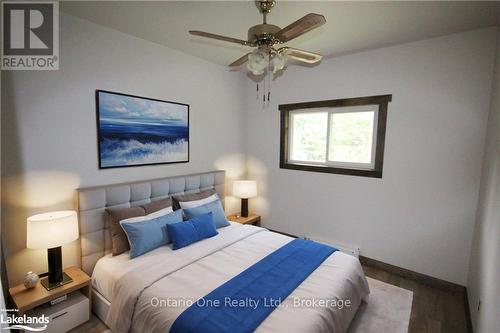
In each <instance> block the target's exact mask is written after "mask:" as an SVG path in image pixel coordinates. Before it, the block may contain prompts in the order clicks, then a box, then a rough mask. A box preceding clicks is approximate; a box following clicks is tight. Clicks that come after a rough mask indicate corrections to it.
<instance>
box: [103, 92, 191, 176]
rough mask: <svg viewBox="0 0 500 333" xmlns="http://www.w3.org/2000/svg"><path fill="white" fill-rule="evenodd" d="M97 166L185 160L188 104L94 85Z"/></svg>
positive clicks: (187, 146) (127, 165) (187, 157)
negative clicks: (95, 87)
mask: <svg viewBox="0 0 500 333" xmlns="http://www.w3.org/2000/svg"><path fill="white" fill-rule="evenodd" d="M95 101H96V124H97V147H98V160H99V169H110V168H124V167H137V166H145V165H161V164H173V163H188V162H189V159H190V132H189V130H190V127H189V104H185V103H179V102H172V101H166V100H161V99H156V98H149V97H143V96H137V95H130V94H124V93H120V92H113V91H108V90H101V89H97V90H96V91H95Z"/></svg>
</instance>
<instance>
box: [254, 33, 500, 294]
mask: <svg viewBox="0 0 500 333" xmlns="http://www.w3.org/2000/svg"><path fill="white" fill-rule="evenodd" d="M495 38H496V29H495V28H490V29H483V30H478V31H472V32H466V33H461V34H456V35H450V36H446V37H441V38H435V39H430V40H424V41H419V42H415V43H409V44H404V45H398V46H394V47H388V48H383V49H378V50H372V51H367V52H362V53H357V54H352V55H348V56H343V57H339V58H333V59H324V60H323V62H322V63H321V64H320V65H319V66H317V67H314V68H303V67H298V66H289V68H288V69H287V70H286V71H285V73H284V74H283V75H282V76H281V77H279V78H278V79H277V80H276V81H274V82H273V84H272V89H271V90H272V91H271V100H272V102H271V105H270V107H269V108H267V109H262V106H261V103H262V102H261V101H257V100H255V85H254V84H253V83H249V84H248V87H247V89H248V94H249V96H250V97H249V100H248V105H249V108H248V112H247V122H248V175H249V177H250V178H254V179H258V180H259V181H260V182H259V185H260V194H261V195H262V196H261V197H260V198H258V199H255V200H251V202H250V205H251V209H252V210H254V211H256V212H259V213H261V214H262V215H263V224H264V225H265V226H266V227H269V228H272V229H277V230H280V231H284V232H288V233H292V234H296V235H305V236H309V237H312V238H318V239H322V240H327V241H330V242H332V243H340V244H344V245H351V246H359V247H360V248H361V254H362V255H365V256H368V257H371V258H374V259H378V260H381V261H384V262H387V263H391V264H394V265H397V266H401V267H404V268H407V269H411V270H414V271H417V272H420V273H424V274H428V275H431V276H434V277H437V278H441V279H444V280H447V281H451V282H455V283H459V284H462V285H465V283H466V280H467V269H468V262H469V256H470V248H471V240H472V239H471V238H472V236H471V235H472V232H473V227H474V218H475V212H476V204H477V198H478V190H479V182H480V176H481V164H482V158H483V146H484V140H485V132H486V122H487V117H488V108H489V99H490V90H491V80H492V71H493V59H494V51H495ZM379 94H392V96H393V100H392V102H391V103H389V110H388V120H387V135H386V141H385V146H386V148H385V160H384V173H383V178H382V179H373V178H364V177H355V176H344V175H334V174H323V173H312V172H305V171H294V170H283V169H279V112H278V111H277V105H278V104H284V103H293V102H299V101H300V102H302V101H314V100H322V99H335V98H346V97H359V96H370V95H379Z"/></svg>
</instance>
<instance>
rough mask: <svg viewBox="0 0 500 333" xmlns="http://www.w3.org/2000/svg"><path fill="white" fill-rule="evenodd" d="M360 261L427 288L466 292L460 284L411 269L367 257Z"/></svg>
mask: <svg viewBox="0 0 500 333" xmlns="http://www.w3.org/2000/svg"><path fill="white" fill-rule="evenodd" d="M359 261H360V262H361V263H362V264H364V265H367V266H372V267H375V268H378V269H381V270H383V271H386V272H389V273H392V274H395V275H398V276H401V277H404V278H407V279H410V280H413V281H417V282H419V283H422V284H425V285H426V286H429V287H432V288H436V289H441V290H445V291H449V292H453V293H459V294H462V293H463V292H464V290H465V287H464V286H461V285H459V284H456V283H453V282H449V281H445V280H441V279H438V278H435V277H432V276H429V275H425V274H422V273H418V272H415V271H411V270H409V269H406V268H402V267H399V266H395V265H391V264H387V263H385V262H382V261H378V260H376V259H372V258H368V257H365V256H359Z"/></svg>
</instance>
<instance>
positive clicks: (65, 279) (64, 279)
mask: <svg viewBox="0 0 500 333" xmlns="http://www.w3.org/2000/svg"><path fill="white" fill-rule="evenodd" d="M70 282H73V279H72V278H71V277H70V276H69V275H68V274H66V273H64V272H63V273H62V280H61V281H59V282H53V283H51V282H49V278H48V277H45V278H43V279H40V283H41V284H42V286H44V287H45V289H47V290H52V289H56V288H58V287H61V286H63V285H65V284H68V283H70Z"/></svg>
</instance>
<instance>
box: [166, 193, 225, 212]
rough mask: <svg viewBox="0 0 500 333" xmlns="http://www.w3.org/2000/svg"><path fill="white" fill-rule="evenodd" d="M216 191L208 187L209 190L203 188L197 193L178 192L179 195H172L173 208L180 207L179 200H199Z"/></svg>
mask: <svg viewBox="0 0 500 333" xmlns="http://www.w3.org/2000/svg"><path fill="white" fill-rule="evenodd" d="M215 193H217V191H216V190H215V189H210V190H205V191H201V192H198V193H188V194H180V195H174V196H173V199H174V209H180V208H181V206H180V205H179V202H184V201H194V200H201V199H205V198H208V197H209V196H211V195H214V194H215Z"/></svg>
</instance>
